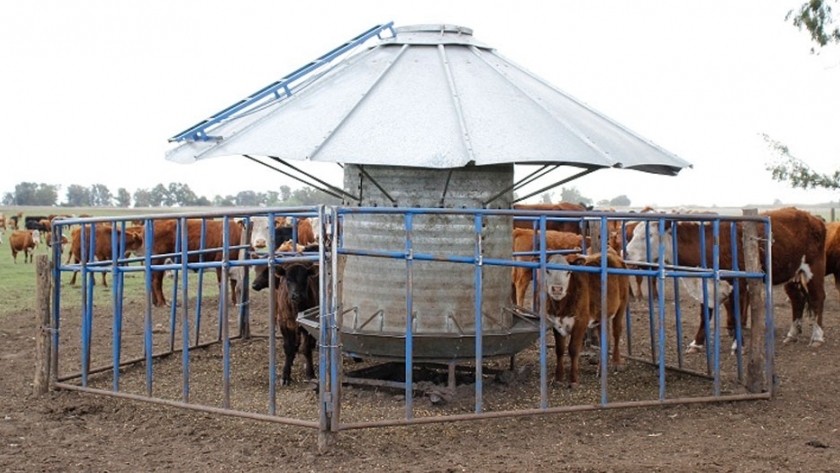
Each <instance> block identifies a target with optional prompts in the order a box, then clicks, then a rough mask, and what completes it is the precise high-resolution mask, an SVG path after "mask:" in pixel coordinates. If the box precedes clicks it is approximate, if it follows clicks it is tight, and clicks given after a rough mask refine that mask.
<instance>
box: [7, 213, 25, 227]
mask: <svg viewBox="0 0 840 473" xmlns="http://www.w3.org/2000/svg"><path fill="white" fill-rule="evenodd" d="M22 218H23V212H18V213H16V214H15V215H9V219H8V221H9V227H11V229H12V230H18V229H19V228H18V227H19V226H20V225H19V223H18V222H19V221H20V219H22Z"/></svg>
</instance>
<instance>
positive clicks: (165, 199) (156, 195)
mask: <svg viewBox="0 0 840 473" xmlns="http://www.w3.org/2000/svg"><path fill="white" fill-rule="evenodd" d="M149 200H150V202H151V205H152V207H160V206H162V205H166V206H167V207H171V206H172V204H174V200H173V199H172V198H171V197H170V196H169V189H167V188H166V187H164V185H163V184H158V185H156V186H155V187H153V188H152V191H151V192H150V195H149Z"/></svg>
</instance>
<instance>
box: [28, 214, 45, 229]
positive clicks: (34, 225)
mask: <svg viewBox="0 0 840 473" xmlns="http://www.w3.org/2000/svg"><path fill="white" fill-rule="evenodd" d="M44 221H47V222H48V223H49V220H47V217H46V215H40V216H30V215H27V216H26V218H25V219H24V221H23V227H24V228H25V229H27V230H38V231H39V232H47V231H48V229H47V228H46V227H45V226H44Z"/></svg>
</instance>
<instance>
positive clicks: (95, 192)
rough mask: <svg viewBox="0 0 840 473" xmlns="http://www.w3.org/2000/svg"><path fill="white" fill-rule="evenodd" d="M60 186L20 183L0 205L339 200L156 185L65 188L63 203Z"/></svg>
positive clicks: (284, 190)
mask: <svg viewBox="0 0 840 473" xmlns="http://www.w3.org/2000/svg"><path fill="white" fill-rule="evenodd" d="M61 188H62V186H61V185H56V184H45V183H35V182H21V183H18V184H17V185H15V189H14V191H12V192H6V193H4V194H3V200H2V202H3V205H26V206H48V207H55V206H61V207H122V208H129V207H134V208H147V207H234V206H237V207H259V206H272V207H277V206H280V207H291V206H310V205H318V204H340V203H341V201H340V199H337V198H336V197H333V196H331V195H329V194H326V193H324V192H321V191H320V190H317V189H314V188H312V187H308V186H305V187H301V188H298V189H291V188H290V187H289V186H285V185H284V186H280V187H279V188H278V189H277V190H268V191H265V192H257V191H252V190H246V191H240V192H238V193H237V194H235V195H230V194H229V195H224V196H223V195H215V196H214V197H213V198H212V199H209V198H207V197H205V196H199V195H197V194H196V193H195V192H193V190H192V189H190V186H189V185H187V184H184V183H181V182H170V183H169V185H163V184H158V185H156V186H154V187H152V188H141V189H136V190H135V191H134V192H130V191H129V190H128V189H126V188H124V187H120V188H119V189H117V190H116V193H113V192H111V189H109V188H108V186H106V185H105V184H93V185H92V186H82V185H79V184H70V185H69V186H67V188H66V190H65V193H64V199H63V200H60V199H59V194H60V192H61Z"/></svg>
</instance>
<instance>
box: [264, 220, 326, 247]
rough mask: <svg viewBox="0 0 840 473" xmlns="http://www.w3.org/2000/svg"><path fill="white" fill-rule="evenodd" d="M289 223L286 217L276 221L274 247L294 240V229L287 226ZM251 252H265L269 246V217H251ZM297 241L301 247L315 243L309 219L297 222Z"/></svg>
mask: <svg viewBox="0 0 840 473" xmlns="http://www.w3.org/2000/svg"><path fill="white" fill-rule="evenodd" d="M287 221H288V219H287V218H286V217H277V218H275V220H274V223H275V226H274V245H275V247H277V246H280V244H281V243H283V242H284V241H287V240H291V239H292V233H293V230H292V227H291V226H286V225H285V223H286V222H287ZM250 222H251V239H250V246H251V250H253V251H256V250H265V249H266V247H267V246H268V241H269V233H268V217H251V218H250ZM297 240H298V243H299V244H301V245H308V244H310V243H314V242H315V235H314V232H313V230H312V225H311V224H310V223H309V219H307V218H299V219H298V221H297Z"/></svg>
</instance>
